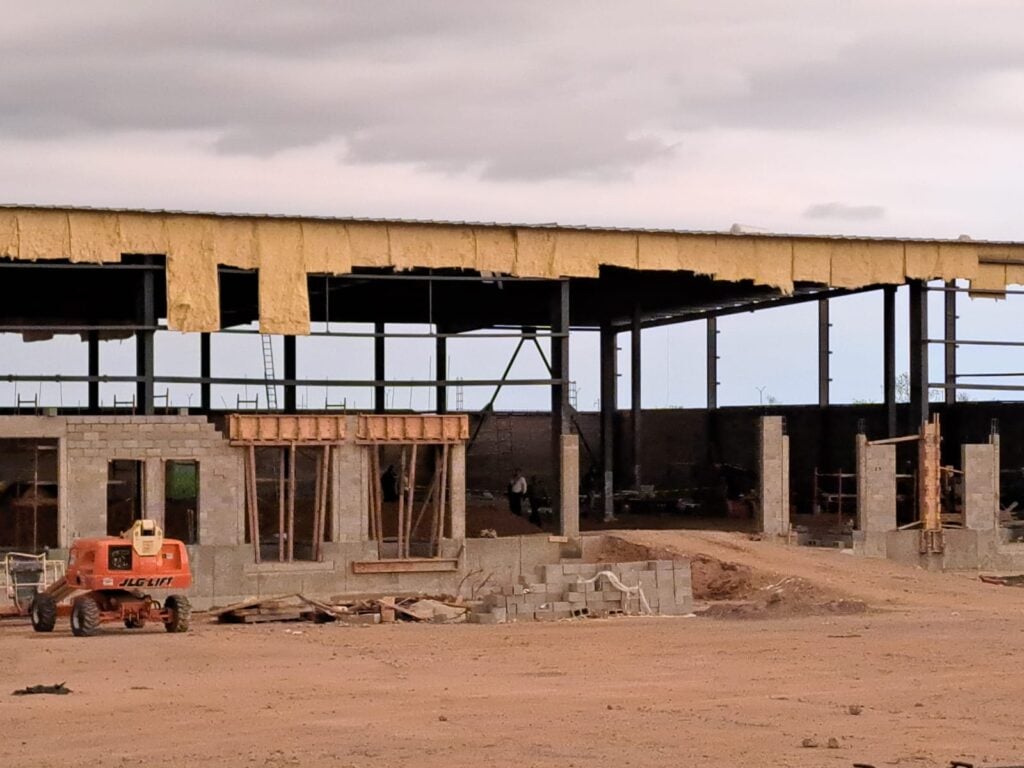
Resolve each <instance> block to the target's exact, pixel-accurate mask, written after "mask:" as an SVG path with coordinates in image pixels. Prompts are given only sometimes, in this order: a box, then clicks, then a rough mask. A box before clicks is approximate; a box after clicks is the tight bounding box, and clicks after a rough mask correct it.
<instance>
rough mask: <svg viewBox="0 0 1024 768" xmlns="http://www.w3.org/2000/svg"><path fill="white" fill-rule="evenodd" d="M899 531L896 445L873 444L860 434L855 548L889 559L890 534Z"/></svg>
mask: <svg viewBox="0 0 1024 768" xmlns="http://www.w3.org/2000/svg"><path fill="white" fill-rule="evenodd" d="M895 529H896V446H895V445H871V444H870V443H868V440H867V437H865V436H864V435H857V530H856V532H855V533H854V549H856V550H858V551H859V553H860V554H862V555H865V556H867V557H885V556H886V534H887V533H888V532H889V531H893V530H895Z"/></svg>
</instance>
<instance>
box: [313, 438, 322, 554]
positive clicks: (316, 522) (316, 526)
mask: <svg viewBox="0 0 1024 768" xmlns="http://www.w3.org/2000/svg"><path fill="white" fill-rule="evenodd" d="M323 471H324V467H323V462H322V461H321V460H320V457H319V456H317V457H316V470H315V479H314V480H313V530H312V531H310V538H312V539H313V559H314V560H316V561H317V562H319V561H320V541H319V539H317V533H319V531H320V493H321V487H320V486H321V483H323Z"/></svg>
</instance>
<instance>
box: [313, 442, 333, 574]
mask: <svg viewBox="0 0 1024 768" xmlns="http://www.w3.org/2000/svg"><path fill="white" fill-rule="evenodd" d="M322 460H323V470H322V472H321V475H320V476H321V480H320V482H321V483H322V488H321V491H320V507H319V511H320V514H319V516H318V517H317V527H316V559H317V562H323V559H324V534H325V532H326V530H327V513H328V511H329V504H328V501H329V500H330V497H331V482H330V480H331V447H330V446H329V445H325V446H324V450H323V457H322Z"/></svg>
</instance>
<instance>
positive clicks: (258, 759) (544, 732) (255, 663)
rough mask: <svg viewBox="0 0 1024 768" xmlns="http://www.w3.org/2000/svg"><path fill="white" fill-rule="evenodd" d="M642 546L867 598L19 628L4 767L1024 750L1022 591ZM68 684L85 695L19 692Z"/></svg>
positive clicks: (893, 755)
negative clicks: (83, 632) (749, 615)
mask: <svg viewBox="0 0 1024 768" xmlns="http://www.w3.org/2000/svg"><path fill="white" fill-rule="evenodd" d="M623 536H624V541H625V543H624V544H622V545H621V546H622V547H623V548H624V549H626V548H628V546H633V547H640V548H647V550H648V551H661V552H669V553H672V552H674V553H678V554H681V553H702V554H703V555H705V556H706V557H708V558H710V559H719V560H722V561H725V562H729V563H735V564H737V565H738V566H742V567H744V568H746V569H748V571H747V573H748V574H749V578H750V582H751V583H750V585H749V586H748V588H747V593H746V598H744V599H748V600H754V601H756V600H757V597H758V595H760V594H763V593H765V592H766V588H767V589H771V588H772V587H773V585H777V584H778V582H779V581H780V580H784V579H785V578H787V577H793V578H794V579H799V580H801V583H803V584H806V585H807V589H808V590H810V594H812V595H814V596H816V598H817V599H820V601H823V603H824V602H828V601H829V600H831V599H834V598H836V597H839V598H840V599H847V600H850V601H861V602H863V603H864V604H865V606H866V611H865V612H862V613H857V614H835V613H829V612H827V611H826V612H823V613H822V612H819V613H814V612H813V611H811V612H809V613H808V612H804V613H800V612H796V613H795V614H787V615H785V616H784V617H777V616H775V615H773V614H771V613H770V612H765V613H761V614H758V615H757V616H755V617H754V620H743V621H736V620H731V619H727V618H726V619H722V618H719V619H714V618H707V617H699V618H647V619H639V618H618V619H606V620H581V621H576V622H559V623H553V624H517V625H506V626H477V625H448V626H437V625H412V624H400V625H388V626H376V627H341V626H336V625H330V624H327V625H312V624H274V625H262V626H223V627H221V626H215V625H210V624H206V623H203V622H199V623H198V626H197V627H196V628H195V630H194V631H193V632H192V633H190V634H188V635H175V636H170V635H167V634H165V633H164V632H163V631H162V630H160V629H146V630H143V631H140V632H133V633H129V632H128V631H125V630H120V629H113V630H111V631H110V632H108V633H107V634H105V635H103V636H99V637H95V638H90V639H77V638H73V637H71V635H70V633H69V632H68V631H67V630H66V626H64V627H61V628H59V630H63V631H58V632H55V633H54V634H52V635H34V634H33V633H32V632H31V630H30V629H29V628H28V627H27V626H24V625H20V626H19V625H10V624H5V625H2V626H0V655H2V658H3V663H2V665H0V723H3V732H2V739H0V764H3V765H12V766H13V765H18V766H22V765H33V766H62V767H63V766H69V765H97V766H100V765H102V766H132V765H147V766H181V765H195V764H197V763H200V762H204V763H207V764H210V765H218V766H247V767H248V766H286V765H302V766H328V765H330V766H426V767H428V768H429V767H430V766H442V765H443V766H471V765H472V766H479V765H481V764H487V765H500V766H504V765H515V766H588V767H589V766H669V765H672V766H677V765H678V766H689V765H694V766H697V765H699V766H730V767H732V766H744V765H749V766H805V767H807V768H810V767H811V766H814V767H815V768H817V767H818V766H851V765H852V764H853V763H855V762H863V763H868V764H874V765H877V766H882V765H911V766H922V767H924V766H945V765H948V763H949V761H950V760H952V759H957V758H959V759H965V760H969V761H971V762H974V763H975V764H977V765H979V766H981V765H998V764H1000V763H1002V764H1006V763H1013V762H1018V763H1020V762H1024V732H1022V716H1024V706H1022V704H1021V699H1022V694H1021V675H1020V674H1019V671H1018V665H1019V659H1020V645H1021V642H1022V639H1024V636H1022V629H1024V622H1022V619H1024V614H1022V606H1024V590H1021V589H1016V588H1008V587H997V586H989V585H984V584H981V583H980V582H978V581H977V580H976V579H972V578H969V577H967V576H953V575H942V574H932V573H926V572H923V571H920V570H916V569H905V568H900V567H898V566H895V565H893V564H890V563H884V562H883V563H880V562H871V561H862V560H857V559H855V558H853V557H851V556H849V555H843V554H840V553H839V552H836V551H809V550H806V549H801V550H795V549H787V548H783V547H779V546H776V545H771V544H767V543H764V542H753V541H749V540H748V539H747V538H746V537H744V536H742V535H740V534H692V533H665V532H630V533H626V534H623ZM737 599H738V598H737ZM782 602H783V603H785V601H782ZM805 602H807V601H805ZM813 602H814V600H810V601H809V602H808V605H811V604H812V603H813ZM60 681H66V682H67V685H68V687H70V688H72V689H73V690H74V693H73V694H72V695H69V696H61V697H58V696H24V697H14V696H10V695H8V693H9V691H11V690H13V689H14V688H19V687H22V686H25V685H31V684H35V683H55V682H60ZM858 707H860V708H862V709H857V708H858ZM852 712H859V714H852ZM829 739H834V740H835V743H836V744H837V745H838V746H837V747H836V748H829V747H828V746H827V745H828V742H829ZM805 740H810V741H811V742H812V743H815V744H818V746H816V747H804V746H801V745H802V743H804V741H805Z"/></svg>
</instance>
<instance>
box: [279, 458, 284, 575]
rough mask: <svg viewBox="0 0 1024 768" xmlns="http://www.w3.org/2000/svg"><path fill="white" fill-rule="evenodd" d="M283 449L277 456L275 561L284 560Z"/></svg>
mask: <svg viewBox="0 0 1024 768" xmlns="http://www.w3.org/2000/svg"><path fill="white" fill-rule="evenodd" d="M284 453H285V452H284V451H281V452H280V455H279V456H278V457H277V464H278V470H279V471H278V476H277V483H278V485H277V561H278V562H279V563H283V562H284V520H285V515H284V477H285V475H284Z"/></svg>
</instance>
